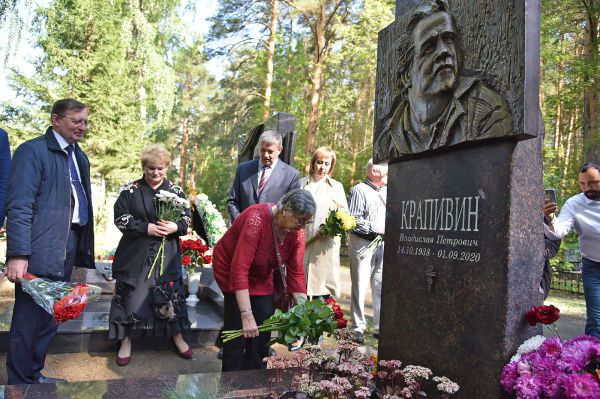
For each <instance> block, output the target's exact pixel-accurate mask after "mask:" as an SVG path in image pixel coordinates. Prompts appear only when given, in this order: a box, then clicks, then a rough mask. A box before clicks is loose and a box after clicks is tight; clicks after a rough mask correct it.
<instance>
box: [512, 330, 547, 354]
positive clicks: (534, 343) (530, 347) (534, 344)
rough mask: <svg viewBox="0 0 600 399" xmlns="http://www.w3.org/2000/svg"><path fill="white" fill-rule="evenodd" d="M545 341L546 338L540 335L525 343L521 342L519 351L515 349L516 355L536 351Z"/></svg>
mask: <svg viewBox="0 0 600 399" xmlns="http://www.w3.org/2000/svg"><path fill="white" fill-rule="evenodd" d="M545 340H546V337H544V336H542V335H536V336H535V337H531V338H529V339H528V340H527V341H525V342H523V343H522V344H521V346H519V349H517V354H519V355H523V354H525V353H529V352H533V351H536V350H538V348H539V347H540V346H542V344H543V343H544V341H545Z"/></svg>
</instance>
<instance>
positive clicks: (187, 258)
mask: <svg viewBox="0 0 600 399" xmlns="http://www.w3.org/2000/svg"><path fill="white" fill-rule="evenodd" d="M179 246H180V248H181V264H182V265H183V267H185V270H186V271H187V272H188V273H191V272H192V271H194V268H195V267H196V266H203V265H206V264H210V263H212V256H211V255H209V254H208V251H209V249H210V247H209V246H208V245H206V244H204V242H203V241H202V239H200V238H189V239H185V238H183V237H182V238H180V239H179Z"/></svg>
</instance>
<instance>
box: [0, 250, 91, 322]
mask: <svg viewBox="0 0 600 399" xmlns="http://www.w3.org/2000/svg"><path fill="white" fill-rule="evenodd" d="M5 269H6V266H5V265H4V263H2V262H0V281H2V279H3V278H4V276H5V275H6V270H5ZM21 287H22V288H23V291H25V292H27V293H28V294H29V295H31V297H32V298H33V300H34V302H35V303H36V304H38V305H39V306H41V307H42V308H44V310H45V311H46V312H48V313H50V314H51V315H52V316H54V319H55V320H56V321H57V322H59V323H62V322H65V321H68V320H73V319H75V318H77V317H79V316H80V315H81V314H82V313H83V311H84V310H85V308H86V306H87V304H88V302H90V301H92V300H95V299H98V298H99V297H100V294H101V292H102V289H100V288H99V287H96V286H94V285H90V284H85V283H70V282H67V281H53V280H48V279H45V278H39V277H36V276H34V275H33V274H30V273H26V274H25V276H24V278H23V279H22V280H21Z"/></svg>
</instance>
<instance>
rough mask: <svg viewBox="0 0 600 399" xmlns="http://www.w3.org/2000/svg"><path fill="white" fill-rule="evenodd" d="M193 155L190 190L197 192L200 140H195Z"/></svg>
mask: <svg viewBox="0 0 600 399" xmlns="http://www.w3.org/2000/svg"><path fill="white" fill-rule="evenodd" d="M192 154H193V157H192V170H191V171H190V185H189V189H188V191H189V192H190V193H192V194H196V173H197V168H198V140H197V139H196V140H194V150H193V153H192Z"/></svg>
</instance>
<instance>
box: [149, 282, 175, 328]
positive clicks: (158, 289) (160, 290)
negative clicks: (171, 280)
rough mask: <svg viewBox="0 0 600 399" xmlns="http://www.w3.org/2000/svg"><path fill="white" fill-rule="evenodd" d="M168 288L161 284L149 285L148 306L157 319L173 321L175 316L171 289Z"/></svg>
mask: <svg viewBox="0 0 600 399" xmlns="http://www.w3.org/2000/svg"><path fill="white" fill-rule="evenodd" d="M169 288H170V287H167V286H162V285H155V286H152V287H150V307H151V308H152V311H153V312H154V316H155V317H156V318H157V319H160V320H166V321H173V320H175V318H176V317H177V314H176V313H175V303H174V298H173V290H172V289H169Z"/></svg>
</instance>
